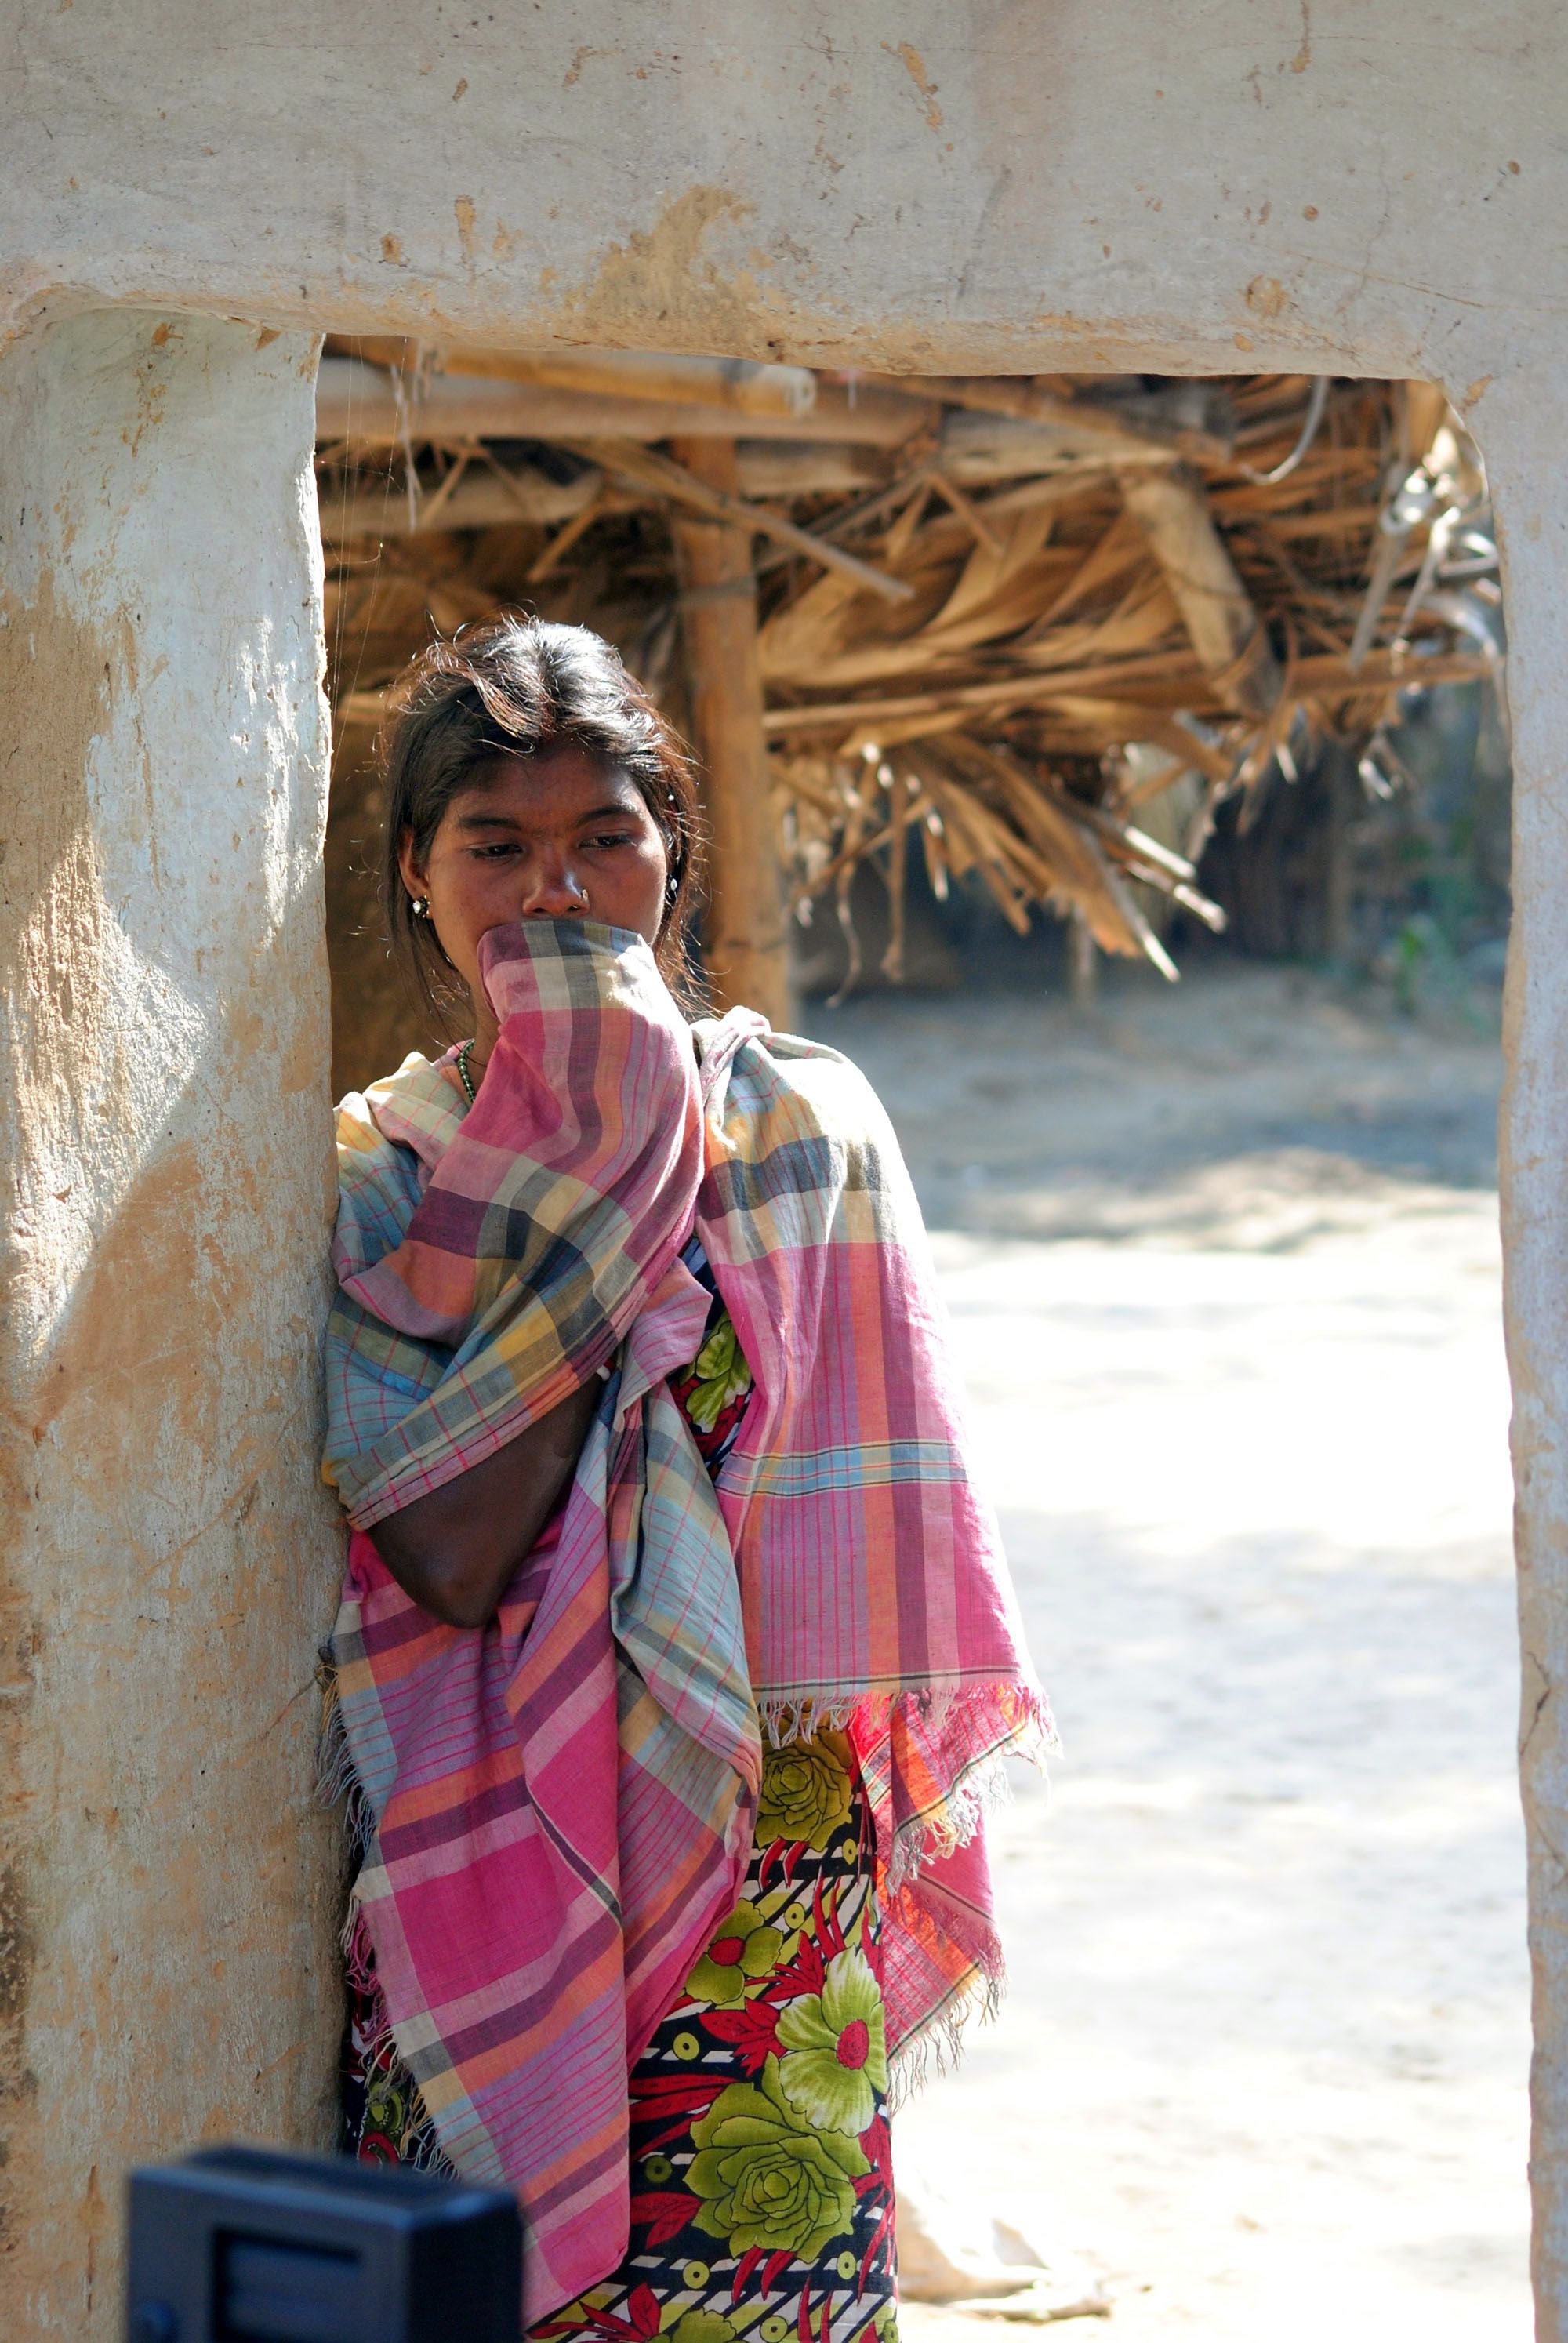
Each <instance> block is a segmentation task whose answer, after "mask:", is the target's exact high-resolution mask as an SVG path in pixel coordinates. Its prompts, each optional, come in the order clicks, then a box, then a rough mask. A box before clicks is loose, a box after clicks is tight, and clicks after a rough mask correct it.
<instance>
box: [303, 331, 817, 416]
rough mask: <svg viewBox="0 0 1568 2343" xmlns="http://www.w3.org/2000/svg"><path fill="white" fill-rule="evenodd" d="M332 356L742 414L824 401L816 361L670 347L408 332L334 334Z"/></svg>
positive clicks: (786, 412) (799, 409)
mask: <svg viewBox="0 0 1568 2343" xmlns="http://www.w3.org/2000/svg"><path fill="white" fill-rule="evenodd" d="M327 355H328V356H329V357H357V358H365V359H367V360H368V362H369V363H370V364H371V365H372V366H385V367H398V368H399V369H400V370H401V371H402V372H404V373H405V374H413V373H415V372H416V371H417V369H418V368H419V367H421V366H423V367H424V368H425V370H426V371H427V373H432V374H467V375H485V376H488V377H492V378H493V379H495V380H497V381H500V382H533V383H542V384H545V385H546V386H547V387H548V388H550V389H552V390H591V391H600V392H604V393H605V394H607V395H608V397H612V398H658V399H665V400H669V399H674V400H675V401H677V402H678V404H683V405H689V406H698V407H725V408H727V409H728V410H729V413H730V415H731V416H735V415H782V416H790V415H806V414H809V412H810V410H811V408H812V407H815V405H816V403H817V377H816V375H815V374H814V373H813V372H812V370H811V368H810V367H792V366H776V365H771V364H767V363H762V362H759V361H758V360H755V359H751V358H713V357H683V356H679V355H677V354H675V353H673V352H668V351H655V350H602V349H589V348H586V347H583V348H573V347H568V346H564V345H560V346H558V347H554V348H551V349H533V350H526V349H514V350H508V349H495V348H491V347H471V346H469V345H467V344H466V343H461V342H446V343H441V342H419V341H415V340H412V339H409V338H408V337H405V336H404V335H401V334H360V335H353V334H347V335H346V334H328V335H327Z"/></svg>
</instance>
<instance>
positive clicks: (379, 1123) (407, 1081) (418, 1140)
mask: <svg viewBox="0 0 1568 2343" xmlns="http://www.w3.org/2000/svg"><path fill="white" fill-rule="evenodd" d="M449 1063H450V1054H449V1053H448V1055H447V1056H446V1057H441V1058H437V1059H434V1060H432V1059H429V1058H427V1057H425V1056H424V1055H423V1053H422V1052H421V1051H418V1050H410V1051H409V1052H408V1055H407V1057H406V1058H405V1059H404V1061H403V1062H402V1064H401V1065H400V1066H399V1067H398V1069H397V1072H396V1073H394V1074H387V1075H385V1076H384V1077H383V1078H382V1080H381V1081H376V1082H372V1083H370V1085H369V1086H368V1088H367V1089H366V1090H363V1091H346V1092H345V1094H344V1096H343V1097H342V1098H341V1099H339V1101H338V1102H337V1154H338V1164H339V1172H340V1176H347V1177H349V1178H352V1177H353V1176H355V1174H356V1173H357V1172H358V1171H359V1170H360V1169H361V1168H363V1167H364V1166H365V1165H367V1163H368V1162H370V1161H374V1160H375V1159H376V1158H377V1157H379V1156H380V1155H382V1154H383V1153H384V1152H385V1151H386V1150H387V1148H388V1147H395V1148H398V1149H401V1150H404V1151H412V1153H413V1154H414V1155H416V1156H417V1158H418V1159H419V1160H420V1161H422V1162H425V1163H427V1164H428V1163H431V1162H433V1161H436V1160H437V1158H438V1157H439V1156H440V1154H441V1152H442V1151H443V1150H444V1149H445V1148H446V1146H447V1143H448V1142H449V1141H450V1140H451V1138H452V1135H453V1133H454V1131H456V1130H457V1126H458V1125H459V1124H460V1123H461V1121H462V1120H463V1116H464V1113H465V1112H466V1111H467V1101H465V1099H464V1096H463V1093H462V1091H461V1090H460V1089H459V1088H458V1085H457V1082H456V1081H454V1080H453V1078H452V1076H451V1075H450V1073H449V1072H448V1071H447V1068H448V1065H449Z"/></svg>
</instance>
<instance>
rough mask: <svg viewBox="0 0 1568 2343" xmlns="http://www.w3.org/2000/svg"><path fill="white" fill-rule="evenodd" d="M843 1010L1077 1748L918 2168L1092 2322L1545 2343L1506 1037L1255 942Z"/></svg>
mask: <svg viewBox="0 0 1568 2343" xmlns="http://www.w3.org/2000/svg"><path fill="white" fill-rule="evenodd" d="M810 1024H811V1027H812V1030H813V1031H816V1032H817V1033H819V1035H820V1036H821V1038H823V1039H826V1040H831V1041H834V1042H835V1043H836V1044H837V1045H838V1046H839V1047H841V1048H843V1049H845V1050H846V1051H848V1052H849V1054H850V1055H851V1056H852V1057H854V1058H856V1059H857V1060H858V1061H859V1063H861V1064H862V1065H863V1066H864V1067H865V1069H866V1071H868V1073H869V1075H870V1076H871V1078H872V1079H873V1081H875V1082H876V1084H877V1085H878V1087H879V1090H880V1091H881V1092H882V1095H883V1096H884V1098H885V1099H886V1100H887V1101H888V1102H889V1105H890V1108H891V1110H892V1111H893V1113H894V1116H895V1119H896V1121H898V1123H899V1126H900V1131H901V1134H902V1137H903V1140H904V1143H905V1146H906V1148H907V1150H908V1151H909V1154H910V1161H911V1163H912V1166H913V1169H914V1172H915V1176H916V1179H917V1182H918V1183H919V1185H920V1190H921V1193H922V1196H923V1199H924V1201H925V1203H926V1207H927V1210H928V1213H929V1216H930V1222H931V1225H932V1229H933V1232H934V1242H935V1244H936V1249H937V1253H938V1258H939V1262H940V1268H941V1272H942V1276H943V1280H944V1283H945V1287H946V1292H947V1297H948V1302H949V1304H950V1309H951V1312H952V1314H953V1321H954V1326H955V1331H956V1335H957V1341H958V1346H959V1353H960V1359H961V1363H962V1365H963V1369H964V1372H965V1374H966V1376H967V1378H968V1382H969V1385H970V1393H971V1394H972V1398H973V1402H974V1404H975V1409H976V1422H977V1432H978V1439H979V1444H980V1452H981V1456H982V1461H983V1464H984V1467H985V1470H986V1471H987V1473H988V1474H989V1477H990V1484H991V1486H992V1488H993V1490H994V1493H995V1495H996V1498H997V1501H998V1503H999V1505H1000V1510H1001V1513H1002V1518H1003V1524H1004V1528H1005V1530H1006V1533H1007V1536H1008V1541H1009V1546H1010V1554H1011V1556H1012V1561H1013V1566H1014V1570H1015V1572H1016V1574H1017V1578H1018V1581H1019V1584H1020V1593H1021V1595H1022V1600H1023V1604H1024V1609H1025V1613H1026V1616H1027V1619H1028V1624H1029V1630H1030V1638H1031V1641H1032V1644H1033V1647H1034V1651H1035V1654H1036V1657H1037V1660H1038V1662H1039V1664H1040V1670H1041V1673H1042V1674H1043V1675H1044V1677H1045V1679H1046V1681H1047V1683H1048V1684H1049V1685H1050V1690H1051V1693H1052V1695H1053V1698H1054V1701H1055V1704H1056V1707H1057V1712H1058V1715H1059V1719H1060V1726H1061V1731H1062V1736H1063V1740H1064V1743H1065V1755H1064V1756H1063V1757H1062V1758H1061V1760H1060V1761H1059V1763H1058V1764H1057V1765H1055V1767H1054V1768H1053V1781H1052V1785H1051V1788H1050V1791H1049V1793H1048V1792H1047V1790H1046V1789H1045V1788H1043V1787H1042V1786H1040V1785H1039V1784H1038V1783H1037V1782H1036V1781H1035V1780H1034V1779H1033V1778H1032V1777H1031V1776H1029V1775H1024V1774H1021V1773H1020V1780H1019V1783H1018V1785H1017V1795H1016V1799H1015V1803H1014V1804H1013V1805H1011V1807H1010V1809H1009V1810H1008V1811H1007V1812H1006V1813H1005V1814H1004V1815H1002V1816H1001V1818H1000V1823H999V1825H998V1827H997V1829H996V1832H995V1838H994V1846H995V1852H996V1857H997V1874H998V1888H999V1896H1000V1907H1001V1915H1002V1919H1003V1922H1004V1925H1005V1927H1006V1930H1007V1935H1008V1939H1009V1945H1010V1960H1011V1969H1012V1982H1011V1989H1010V1999H1009V2001H1008V2004H1007V2006H1006V2009H1005V2011H1004V2014H1003V2016H1002V2017H1001V2019H1000V2022H999V2023H998V2024H997V2026H994V2027H993V2028H991V2029H990V2031H989V2032H987V2033H984V2034H982V2035H981V2036H979V2038H978V2039H977V2040H976V2041H975V2043H974V2045H973V2046H972V2047H971V2049H970V2055H969V2057H968V2060H967V2062H966V2064H965V2065H964V2066H963V2067H962V2069H961V2070H960V2072H959V2073H958V2074H957V2075H955V2076H952V2077H946V2078H944V2079H942V2080H941V2081H940V2082H938V2083H937V2084H935V2085H933V2086H932V2087H931V2088H930V2090H929V2091H928V2092H927V2093H926V2094H925V2096H924V2097H923V2098H921V2099H920V2100H919V2101H917V2102H916V2103H915V2105H914V2106H913V2107H911V2108H910V2109H909V2110H908V2112H906V2113H905V2114H904V2115H903V2116H901V2117H900V2119H899V2125H898V2130H897V2142H898V2151H899V2154H900V2157H901V2158H902V2159H903V2162H904V2164H905V2165H906V2167H917V2166H918V2167H920V2168H921V2169H922V2170H923V2171H924V2172H925V2173H927V2174H928V2175H929V2176H930V2177H934V2178H935V2179H936V2180H938V2181H939V2182H940V2185H941V2187H943V2188H944V2189H946V2190H947V2191H948V2192H949V2193H950V2195H951V2196H952V2197H954V2198H955V2199H956V2200H957V2202H958V2204H959V2206H960V2207H966V2208H968V2209H969V2210H970V2212H982V2211H983V2212H986V2213H991V2212H994V2213H997V2214H1000V2215H1002V2216H1004V2217H1007V2218H1009V2219H1010V2220H1011V2221H1012V2222H1014V2223H1015V2224H1016V2225H1017V2226H1019V2227H1021V2228H1022V2229H1023V2230H1024V2231H1025V2232H1026V2233H1027V2234H1028V2235H1029V2236H1030V2237H1032V2238H1034V2239H1035V2240H1036V2241H1037V2242H1038V2244H1039V2245H1040V2247H1042V2248H1043V2250H1044V2252H1045V2254H1046V2256H1047V2258H1060V2259H1061V2260H1062V2261H1063V2262H1064V2263H1065V2264H1076V2265H1078V2266H1079V2267H1081V2268H1085V2269H1087V2271H1088V2272H1089V2273H1091V2276H1092V2277H1096V2278H1100V2279H1101V2280H1102V2281H1103V2284H1104V2287H1105V2290H1106V2292H1107V2295H1108V2297H1109V2299H1110V2302H1111V2321H1110V2325H1109V2327H1101V2326H1099V2325H1091V2324H1090V2323H1087V2322H1084V2323H1077V2322H1075V2323H1073V2324H1072V2325H1071V2326H1070V2328H1067V2329H1066V2331H1068V2332H1070V2333H1073V2334H1083V2335H1084V2336H1085V2337H1087V2336H1089V2335H1090V2334H1091V2333H1095V2334H1098V2333H1106V2334H1110V2335H1114V2336H1120V2337H1122V2338H1127V2343H1142V2338H1149V2343H1182V2338H1199V2337H1201V2338H1204V2343H1242V2339H1243V2338H1245V2343H1294V2338H1298V2337H1300V2338H1306V2337H1308V2336H1311V2337H1312V2338H1314V2343H1318V2338H1322V2336H1324V2335H1332V2336H1333V2337H1334V2338H1335V2343H1362V2338H1368V2343H1371V2338H1378V2343H1389V2338H1401V2337H1404V2336H1415V2335H1420V2336H1421V2337H1422V2338H1423V2343H1448V2338H1460V2337H1463V2338H1467V2343H1474V2338H1486V2343H1524V2338H1526V2337H1527V2336H1528V2335H1529V2334H1530V2332H1531V2321H1530V2308H1529V2298H1528V2291H1527V2285H1526V2242H1527V2209H1526V2200H1525V2187H1524V2158H1525V2074H1526V2060H1527V2055H1528V2023H1527V1977H1526V1967H1525V1956H1524V1946H1523V1849H1522V1834H1521V1827H1520V1820H1519V1811H1518V1800H1517V1794H1516V1790H1515V1785H1514V1776H1513V1734H1514V1714H1515V1706H1516V1699H1517V1692H1516V1660H1517V1646H1516V1634H1515V1625H1514V1614H1513V1588H1512V1583H1511V1574H1510V1562H1509V1549H1508V1521H1509V1503H1510V1492H1509V1484H1508V1475H1507V1457H1506V1423H1507V1396H1506V1385H1505V1381H1504V1374H1503V1353H1502V1339H1501V1332H1500V1327H1499V1316H1498V1312H1499V1297H1498V1248H1497V1237H1496V1227H1495V1218H1496V1198H1495V1142H1494V1129H1493V1118H1494V1113H1495V1104H1496V1089H1497V1081H1498V1072H1499V1067H1498V1052H1497V1047H1496V1043H1495V1041H1493V1040H1492V1039H1489V1038H1487V1035H1486V1032H1485V1031H1484V1030H1483V1026H1482V1025H1481V1024H1480V1023H1479V1022H1478V1025H1477V1027H1476V1029H1475V1030H1470V1029H1467V1028H1464V1027H1462V1026H1461V1027H1456V1028H1455V1029H1454V1030H1453V1031H1448V1032H1439V1031H1432V1030H1423V1029H1422V1028H1420V1027H1418V1026H1415V1025H1412V1023H1410V1022H1408V1021H1400V1020H1396V1019H1394V1018H1392V1017H1389V1016H1382V1015H1379V1014H1377V1013H1375V1012H1374V1011H1372V1010H1370V1009H1362V1008H1357V1007H1355V1006H1353V1005H1349V1004H1347V1003H1346V1002H1345V1001H1342V1000H1340V999H1338V998H1337V997H1336V996H1334V995H1333V994H1332V992H1330V991H1329V990H1327V989H1326V988H1324V987H1322V986H1317V985H1313V984H1312V983H1311V982H1305V983H1304V982H1303V981H1302V980H1301V979H1297V978H1292V977H1290V976H1286V975H1282V974H1280V973H1277V972H1275V971H1272V970H1260V969H1256V968H1251V969H1249V968H1241V969H1240V970H1231V972H1229V973H1224V972H1215V971H1212V970H1211V971H1210V972H1207V973H1200V974H1199V975H1197V976H1195V977H1191V978H1190V979H1189V980H1187V981H1185V982H1184V983H1183V984H1182V986H1181V988H1180V989H1178V990H1164V989H1163V988H1160V987H1158V985H1157V983H1156V982H1154V981H1143V980H1140V979H1139V977H1138V976H1137V975H1136V974H1130V975H1129V977H1128V978H1127V979H1126V980H1123V981H1122V982H1121V983H1120V984H1117V985H1114V986H1112V987H1111V988H1109V989H1108V991H1107V993H1106V995H1105V998H1104V1001H1103V1003H1102V1006H1101V1010H1100V1011H1098V1012H1097V1013H1096V1015H1095V1016H1094V1017H1093V1018H1092V1019H1091V1020H1089V1021H1085V1020H1083V1019H1081V1018H1075V1017H1074V1016H1073V1014H1072V1013H1071V1012H1070V1011H1069V1010H1068V1009H1067V1008H1065V1007H1064V1006H1060V1005H1056V1004H1054V1003H1052V1002H1051V1001H1045V1000H1041V999H1039V998H1034V999H1030V1000H1022V999H1020V998H1018V997H1017V996H1014V997H1011V998H1007V997H987V996H983V995H980V996H968V997H963V998H957V999H948V1000H942V1001H930V1000H925V1001H921V1000H917V999H912V998H897V997H894V998H889V997H882V998H879V999H875V1000H870V1001H864V1002H860V1003H855V1002H851V1003H850V1004H849V1005H848V1006H847V1007H846V1008H844V1009H842V1010H840V1011H829V1010H828V1009H826V1008H823V1007H819V1008H818V1009H816V1010H815V1011H813V1012H812V1014H811V1018H810ZM986 2323H987V2325H988V2326H990V2329H991V2334H992V2336H993V2337H994V2334H995V2328H994V2323H993V2322H986ZM904 2324H905V2333H906V2338H908V2343H961V2338H960V2330H967V2335H968V2336H969V2337H970V2338H976V2343H978V2335H977V2330H978V2328H979V2326H980V2322H979V2321H975V2320H971V2319H970V2318H964V2317H960V2316H959V2315H957V2314H954V2313H951V2312H944V2311H938V2310H933V2309H925V2308H919V2307H910V2308H907V2309H906V2312H905V2319H904Z"/></svg>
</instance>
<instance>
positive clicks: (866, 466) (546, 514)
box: [320, 439, 887, 545]
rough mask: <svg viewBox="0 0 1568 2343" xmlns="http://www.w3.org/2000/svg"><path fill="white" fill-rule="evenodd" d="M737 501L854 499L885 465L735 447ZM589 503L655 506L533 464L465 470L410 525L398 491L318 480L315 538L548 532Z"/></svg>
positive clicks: (816, 448) (823, 453)
mask: <svg viewBox="0 0 1568 2343" xmlns="http://www.w3.org/2000/svg"><path fill="white" fill-rule="evenodd" d="M737 453H738V456H739V478H740V493H741V495H742V496H743V497H784V498H789V497H811V496H817V497H824V496H858V495H859V494H860V493H861V492H862V491H863V490H866V489H874V488H877V487H878V486H879V484H880V483H881V481H882V480H883V479H885V478H886V477H887V473H886V460H885V458H882V457H880V456H878V455H876V454H874V453H872V452H871V450H869V448H865V447H844V446H835V445H834V444H833V442H831V441H830V440H824V441H823V442H822V443H821V444H820V445H818V444H817V443H815V442H813V441H811V440H803V441H796V440H791V439H742V440H740V441H739V443H738V448H737ZM596 498H598V501H599V503H600V507H601V509H603V510H604V511H606V512H631V511H634V510H636V509H638V508H639V507H647V506H650V505H652V504H654V503H655V502H657V501H658V499H657V498H656V497H655V495H654V493H653V491H652V490H651V489H645V488H610V487H608V485H607V484H606V482H605V477H604V473H603V471H602V469H601V468H599V467H598V465H595V466H594V468H592V469H591V470H590V471H585V472H582V473H579V474H578V478H576V479H575V480H552V479H551V478H549V476H548V473H545V472H541V471H539V470H538V468H536V467H535V466H533V465H531V464H508V465H501V464H491V463H489V462H484V463H475V464H471V465H470V466H469V468H468V469H467V472H465V473H464V475H463V478H461V480H459V481H458V483H457V486H456V487H455V488H453V489H452V490H451V492H450V494H449V495H447V496H446V497H444V498H441V500H440V502H439V503H438V504H437V503H433V502H432V500H431V498H428V497H423V498H420V499H419V501H418V503H417V505H416V507H415V510H414V515H413V518H412V520H410V518H409V513H408V498H407V495H406V494H405V492H404V490H403V488H401V486H397V487H393V486H391V485H389V484H388V482H387V479H386V478H385V477H382V478H372V477H362V478H359V479H357V480H351V481H350V482H349V483H348V484H347V486H345V485H342V484H340V483H337V482H334V481H332V480H331V479H330V478H328V479H325V480H324V481H323V483H322V487H321V498H320V509H321V534H322V538H323V539H324V540H325V541H326V543H327V544H328V545H339V544H342V543H343V542H344V541H345V540H346V539H347V538H356V537H376V538H390V537H414V536H418V535H420V534H421V533H422V532H423V531H424V530H425V529H427V528H432V529H444V528H505V527H506V526H507V525H508V523H511V522H516V521H519V520H528V521H537V522H538V524H539V525H540V526H541V527H542V528H554V527H555V526H556V525H557V524H558V522H560V521H566V520H575V519H576V518H577V516H578V513H579V512H581V511H582V509H583V508H584V507H585V506H587V505H589V504H592V503H593V502H594V501H595V499H596Z"/></svg>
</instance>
